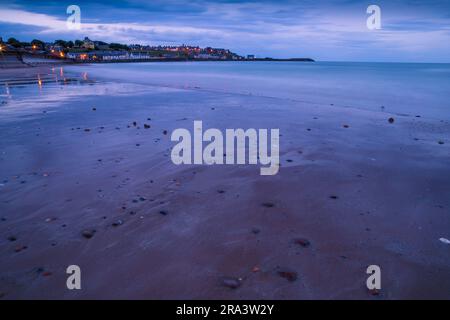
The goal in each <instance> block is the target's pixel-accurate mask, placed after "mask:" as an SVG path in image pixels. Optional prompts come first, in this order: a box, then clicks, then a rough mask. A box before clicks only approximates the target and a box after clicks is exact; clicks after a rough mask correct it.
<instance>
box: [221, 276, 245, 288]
mask: <svg viewBox="0 0 450 320" xmlns="http://www.w3.org/2000/svg"><path fill="white" fill-rule="evenodd" d="M241 284H242V279H241V278H231V277H224V278H223V279H222V285H223V286H225V287H227V288H230V289H237V288H239V287H240V286H241Z"/></svg>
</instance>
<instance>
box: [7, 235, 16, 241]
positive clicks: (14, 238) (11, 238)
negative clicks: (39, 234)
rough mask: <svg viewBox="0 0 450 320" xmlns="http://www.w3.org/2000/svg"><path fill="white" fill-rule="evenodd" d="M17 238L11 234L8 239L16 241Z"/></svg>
mask: <svg viewBox="0 0 450 320" xmlns="http://www.w3.org/2000/svg"><path fill="white" fill-rule="evenodd" d="M16 240H17V238H16V237H14V236H10V237H8V241H11V242H13V241H16Z"/></svg>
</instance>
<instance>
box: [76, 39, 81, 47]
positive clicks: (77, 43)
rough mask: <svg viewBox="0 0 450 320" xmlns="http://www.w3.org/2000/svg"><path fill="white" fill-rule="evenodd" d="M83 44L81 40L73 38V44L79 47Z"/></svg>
mask: <svg viewBox="0 0 450 320" xmlns="http://www.w3.org/2000/svg"><path fill="white" fill-rule="evenodd" d="M82 45H83V41H81V40H75V46H77V47H81V46H82Z"/></svg>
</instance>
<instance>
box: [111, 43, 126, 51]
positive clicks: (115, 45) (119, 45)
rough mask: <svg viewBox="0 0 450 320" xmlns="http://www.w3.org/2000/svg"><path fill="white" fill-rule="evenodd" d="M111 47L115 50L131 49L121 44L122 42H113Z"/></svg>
mask: <svg viewBox="0 0 450 320" xmlns="http://www.w3.org/2000/svg"><path fill="white" fill-rule="evenodd" d="M109 47H110V48H111V49H113V50H129V49H130V48H128V46H127V45H125V44H120V43H111V44H110V45H109Z"/></svg>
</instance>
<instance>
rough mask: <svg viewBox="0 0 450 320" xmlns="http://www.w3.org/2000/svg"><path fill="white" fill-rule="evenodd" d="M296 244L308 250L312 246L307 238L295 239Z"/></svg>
mask: <svg viewBox="0 0 450 320" xmlns="http://www.w3.org/2000/svg"><path fill="white" fill-rule="evenodd" d="M294 243H296V244H298V245H301V246H302V247H303V248H307V247H309V246H310V245H311V242H310V241H309V240H308V239H305V238H297V239H294Z"/></svg>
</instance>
